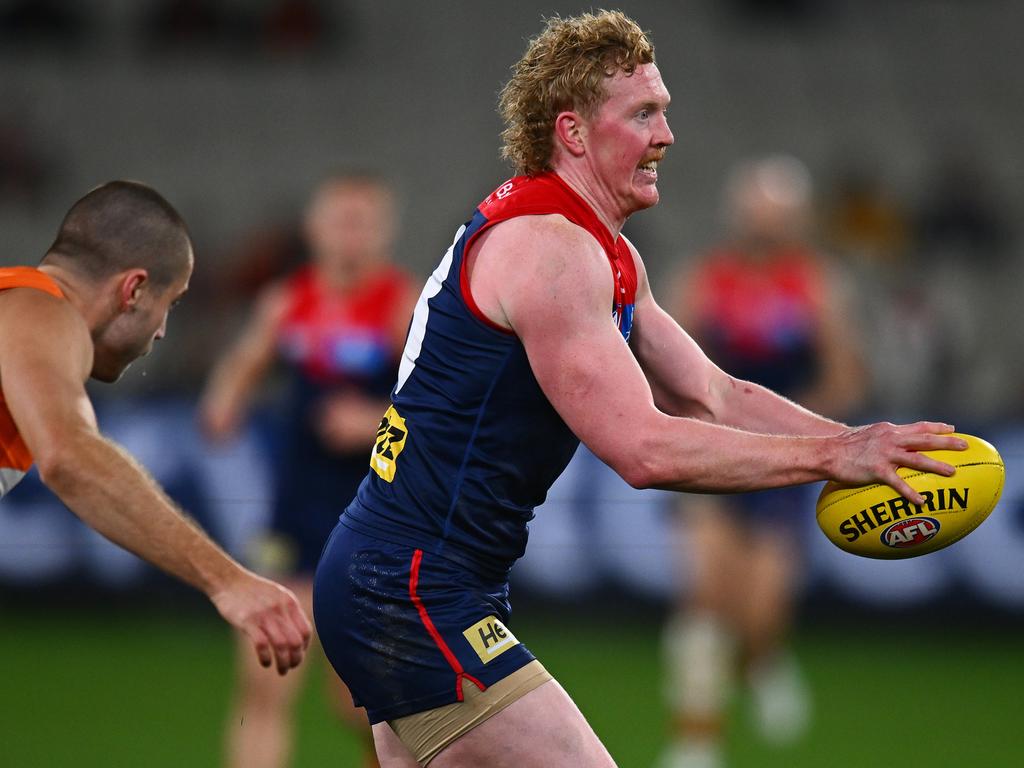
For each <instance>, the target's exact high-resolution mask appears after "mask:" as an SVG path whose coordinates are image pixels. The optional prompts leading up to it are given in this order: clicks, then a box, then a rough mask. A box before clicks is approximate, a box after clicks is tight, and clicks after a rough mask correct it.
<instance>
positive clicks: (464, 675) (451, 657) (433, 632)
mask: <svg viewBox="0 0 1024 768" xmlns="http://www.w3.org/2000/svg"><path fill="white" fill-rule="evenodd" d="M422 560H423V550H422V549H417V550H416V551H415V552H414V553H413V556H412V568H411V569H410V571H409V598H410V599H411V600H412V604H413V605H415V606H416V610H417V611H418V612H419V614H420V621H422V622H423V626H424V627H426V628H427V632H428V633H429V634H430V637H431V638H432V639H433V641H434V644H435V645H437V647H438V648H439V649H440V650H441V653H442V654H444V658H445V661H447V662H448V666H450V667H451V668H452V671H454V672H455V696H456V698H457V699H458V700H459V701H462V681H463V679H466V680H469V681H470V682H471V683H473V684H474V685H475V686H476V687H477V688H479V689H480V690H481V691H486V690H487V686H486V685H484V684H483V683H481V682H480V681H479V680H477V679H476V678H475V677H473V676H472V675H471V674H469V673H468V672H466V670H464V669H463V668H462V664H461V663H460V662H459V659H458V657H456V655H455V654H454V653H452V649H451V648H449V647H448V643H446V642H445V641H444V638H443V637H441V633H440V632H438V631H437V627H435V626H434V622H433V621H431V620H430V614H428V613H427V607H426V606H425V605H423V601H422V600H421V599H420V596H419V595H417V594H416V587H417V585H418V584H419V580H420V561H422Z"/></svg>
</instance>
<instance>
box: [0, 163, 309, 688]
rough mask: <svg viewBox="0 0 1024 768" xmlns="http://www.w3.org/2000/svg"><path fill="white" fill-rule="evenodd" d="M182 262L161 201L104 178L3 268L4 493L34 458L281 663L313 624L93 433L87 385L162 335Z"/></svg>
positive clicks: (186, 246) (46, 479)
mask: <svg viewBox="0 0 1024 768" xmlns="http://www.w3.org/2000/svg"><path fill="white" fill-rule="evenodd" d="M192 265H193V253H192V241H191V238H190V237H189V234H188V230H187V229H186V227H185V222H184V221H183V220H182V218H181V216H180V215H179V214H178V212H177V211H176V210H174V208H173V207H172V206H171V204H170V203H168V202H167V201H166V200H165V199H164V198H163V197H161V196H160V195H159V194H158V193H157V192H156V191H155V190H153V189H151V188H150V187H147V186H146V185H144V184H139V183H137V182H130V181H113V182H110V183H108V184H104V185H102V186H100V187H97V188H96V189H94V190H92V191H91V192H89V193H88V194H87V195H85V196H84V197H82V198H81V199H80V200H78V201H77V202H76V203H75V204H74V205H73V206H72V207H71V210H69V211H68V213H67V215H66V216H65V217H64V221H63V222H62V223H61V226H60V230H59V231H58V233H57V239H56V240H55V241H54V243H53V245H51V246H50V248H49V250H47V252H46V255H45V256H44V257H43V259H42V261H41V262H40V264H39V266H38V268H36V267H8V268H3V269H0V497H2V496H4V495H5V494H6V493H7V492H8V491H10V490H11V488H13V487H14V485H16V484H17V482H18V481H19V480H21V478H22V477H23V476H24V474H25V473H26V472H27V471H28V470H29V468H30V467H31V466H32V465H33V464H35V465H36V466H37V467H38V470H39V476H40V478H41V479H42V481H43V483H44V484H45V485H46V486H47V487H48V488H49V489H50V490H51V491H53V493H54V494H56V495H57V497H58V498H60V500H61V501H62V502H64V504H65V505H67V507H68V509H70V510H71V511H72V512H74V513H75V514H76V515H78V517H80V518H81V519H82V521H83V522H84V523H86V524H87V525H89V526H90V527H92V528H94V529H95V530H97V531H98V532H99V533H101V534H103V535H104V536H105V537H107V538H108V539H110V540H111V541H113V542H114V543H115V544H119V545H120V546H122V547H124V548H125V549H128V550H130V551H131V552H133V553H135V554H136V555H138V556H139V557H141V558H144V559H145V560H147V561H149V562H150V563H152V564H153V565H155V566H157V567H159V568H161V569H163V570H164V571H166V572H167V573H169V574H171V575H172V576H175V577H176V578H178V579H181V580H182V581H184V582H186V583H188V584H191V585H192V586H194V587H196V588H197V589H199V590H201V591H202V592H203V593H204V594H206V596H207V597H209V598H210V600H211V601H212V602H213V604H214V605H215V606H216V607H217V609H218V610H219V611H220V613H221V615H222V616H223V617H224V618H225V619H226V620H227V621H228V622H229V623H230V624H232V625H233V626H234V627H236V628H237V629H239V630H240V631H241V634H240V637H244V640H243V644H244V645H254V646H255V648H256V653H257V658H258V660H259V663H260V664H262V665H263V666H264V667H269V666H270V665H271V664H272V663H274V662H275V661H276V665H277V669H278V671H279V672H280V673H281V674H282V675H283V674H284V673H285V672H287V671H288V670H289V669H290V668H292V667H295V666H297V665H298V664H299V662H300V661H301V660H302V657H303V654H304V652H305V649H306V647H307V644H308V642H309V637H310V633H311V628H310V625H309V621H308V620H307V619H306V617H305V616H303V615H302V611H301V609H300V608H299V604H298V603H297V602H296V600H295V596H294V595H292V594H291V593H290V592H288V590H286V589H283V588H282V587H280V586H279V585H277V584H274V583H273V582H270V581H267V580H266V579H263V578H261V577H259V576H257V575H256V574H254V573H251V572H250V571H248V570H246V569H245V568H242V567H241V566H240V565H239V564H238V563H236V562H235V561H234V560H232V559H231V558H230V557H228V556H227V555H226V554H225V553H224V552H222V551H221V550H220V548H219V547H217V546H216V545H215V544H214V543H213V542H212V541H211V540H210V539H209V538H207V536H206V535H205V534H204V533H203V532H202V531H201V530H200V529H199V528H198V527H197V526H196V525H194V524H193V523H192V522H191V521H190V520H188V518H187V517H185V516H184V515H183V514H182V512H181V511H180V510H179V509H177V507H175V506H174V504H173V503H172V502H171V501H170V499H168V498H167V495H166V494H165V493H164V492H163V490H162V489H161V488H160V487H159V486H157V484H156V483H155V482H154V481H153V479H152V478H150V476H149V475H148V474H147V473H146V471H145V470H144V469H143V468H142V467H141V466H139V465H138V464H137V463H136V462H135V461H134V460H133V459H132V458H131V457H130V456H129V455H128V454H127V453H126V452H125V451H124V449H122V448H121V447H120V446H118V445H116V444H115V443H113V442H112V441H110V440H108V439H107V438H105V437H104V436H103V435H102V434H100V432H99V430H98V427H97V424H96V416H95V413H94V412H93V408H92V403H91V402H90V400H89V395H88V393H87V392H86V389H85V382H86V380H87V379H89V378H92V379H95V380H97V381H103V382H113V381H116V380H117V379H119V378H120V377H121V374H122V373H124V371H125V370H126V369H127V368H128V366H129V365H131V363H132V362H133V361H134V360H136V359H137V358H139V357H141V356H143V355H146V354H148V353H149V351H150V350H151V349H152V348H153V344H154V343H155V342H156V341H157V340H158V339H162V338H163V337H164V335H165V333H166V331H167V316H168V313H169V312H170V309H171V307H172V306H173V305H174V304H176V303H177V302H178V301H179V300H180V299H181V298H182V296H183V295H184V294H185V291H187V290H188V283H189V280H190V278H191V276H192ZM245 655H246V656H247V658H248V659H249V661H250V663H252V654H251V651H249V650H247V651H246V654H245ZM253 666H254V667H255V664H254V665H253ZM263 677H271V675H266V674H264V675H263Z"/></svg>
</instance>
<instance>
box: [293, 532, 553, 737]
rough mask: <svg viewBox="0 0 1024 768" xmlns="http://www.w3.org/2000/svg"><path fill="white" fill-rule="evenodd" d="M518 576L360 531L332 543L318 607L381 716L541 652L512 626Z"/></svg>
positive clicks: (346, 674)
mask: <svg viewBox="0 0 1024 768" xmlns="http://www.w3.org/2000/svg"><path fill="white" fill-rule="evenodd" d="M510 611H511V607H510V606H509V602H508V582H507V581H492V580H488V579H485V578H483V577H481V576H479V575H478V574H475V573H473V572H472V571H469V570H467V569H466V568H465V567H463V566H461V565H459V564H457V563H454V562H452V561H451V560H448V559H446V558H444V557H440V556H438V555H433V554H430V553H424V552H423V551H422V550H419V549H415V548H413V547H410V546H406V545H403V544H393V543H391V542H388V541H383V540H381V539H378V538H375V537H372V536H368V535H366V534H363V533H360V532H357V531H355V530H353V529H351V528H349V527H348V526H347V525H345V523H344V520H343V521H342V522H341V523H339V524H338V526H337V527H336V528H335V529H334V532H333V533H332V534H331V536H330V538H329V539H328V541H327V545H326V546H325V547H324V552H323V556H322V557H321V559H320V565H319V566H318V567H317V571H316V577H315V580H314V586H313V615H314V618H315V621H316V630H317V634H318V635H319V637H320V643H321V645H323V648H324V652H325V653H326V654H327V658H328V659H329V660H330V662H331V664H332V665H333V666H334V669H335V671H336V672H337V673H338V675H339V676H340V677H341V679H342V680H343V681H344V682H345V685H347V686H348V689H349V691H351V692H352V698H353V700H354V701H355V703H356V705H358V706H363V707H366V713H367V715H368V716H369V719H370V722H371V723H378V722H381V721H382V720H393V719H395V718H399V717H404V716H406V715H411V714H414V713H416V712H423V711H425V710H428V709H434V708H436V707H440V706H444V705H445V704H452V703H454V702H456V701H461V700H462V686H463V683H464V682H465V683H467V684H470V685H476V686H477V687H478V688H480V689H481V690H484V689H485V688H487V686H490V685H493V684H494V683H496V682H498V681H499V680H501V679H503V678H505V677H507V676H508V675H510V674H512V673H513V672H515V671H516V670H517V669H519V668H521V667H523V666H525V665H526V664H528V663H529V662H531V661H533V659H534V656H533V654H532V653H530V651H529V650H527V648H526V646H524V645H522V644H521V643H520V642H519V641H518V640H517V639H516V638H515V636H514V635H513V634H512V633H511V631H509V629H508V627H507V622H508V617H509V613H510Z"/></svg>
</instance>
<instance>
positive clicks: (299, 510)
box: [200, 174, 415, 768]
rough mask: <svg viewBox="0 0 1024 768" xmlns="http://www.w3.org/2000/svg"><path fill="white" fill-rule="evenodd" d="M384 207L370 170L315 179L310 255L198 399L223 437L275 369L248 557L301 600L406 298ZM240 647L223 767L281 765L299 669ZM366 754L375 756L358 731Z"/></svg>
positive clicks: (355, 718) (277, 289)
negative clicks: (277, 404)
mask: <svg viewBox="0 0 1024 768" xmlns="http://www.w3.org/2000/svg"><path fill="white" fill-rule="evenodd" d="M395 215H396V211H395V204H394V199H393V194H392V191H391V189H390V187H389V185H388V184H387V183H386V182H385V181H384V180H383V179H381V178H378V177H377V176H374V175H370V174H343V175H336V176H332V177H330V178H328V179H327V180H326V181H325V182H323V183H322V184H321V185H320V186H319V187H318V188H317V190H316V192H315V193H314V195H313V197H312V199H311V201H310V203H309V206H308V208H307V211H306V215H305V222H304V235H305V240H306V242H307V243H308V246H309V251H310V255H311V260H310V263H309V264H308V265H307V266H305V267H303V268H301V269H299V270H298V271H297V272H295V273H294V274H292V275H291V276H289V277H287V278H285V279H284V280H283V281H281V282H279V283H275V284H273V285H271V286H270V287H269V288H267V289H266V290H265V291H264V293H263V295H262V296H261V297H260V299H259V302H258V305H257V309H256V311H255V313H254V314H253V316H252V317H251V319H250V320H249V321H248V324H247V325H246V327H245V329H244V331H243V333H242V335H241V338H240V339H239V341H238V342H237V344H236V345H235V347H234V348H233V349H232V350H231V351H230V352H229V353H228V354H227V355H226V356H225V357H224V358H223V359H222V360H221V362H220V364H219V365H218V366H217V368H216V369H215V371H214V372H213V375H212V377H211V379H210V382H209V385H208V387H207V389H206V391H205V393H204V396H203V399H202V404H201V411H200V412H201V419H202V423H203V426H204V428H205V431H206V432H207V434H208V435H210V436H211V437H212V438H214V439H216V440H225V439H228V438H230V437H231V436H233V435H234V434H236V432H237V431H238V429H239V427H240V425H241V424H242V422H243V421H244V419H245V416H246V412H247V410H248V407H249V405H250V403H251V401H252V399H253V397H254V395H255V394H256V392H257V390H258V389H259V386H260V384H261V382H262V381H263V379H264V378H265V376H266V375H267V374H268V373H269V371H270V370H271V367H272V365H273V364H274V363H275V362H280V363H283V365H284V367H285V368H286V369H287V372H288V383H287V387H288V388H287V393H286V395H285V398H284V403H283V411H284V412H283V414H281V415H282V416H283V418H282V419H280V421H281V424H280V430H279V431H278V432H277V433H275V435H276V436H277V437H278V438H279V439H280V441H281V442H280V444H279V445H278V446H277V450H276V451H275V454H276V455H277V457H278V458H277V459H276V461H277V467H276V490H275V499H274V504H273V513H272V520H271V524H270V531H269V533H268V535H267V536H266V537H264V538H261V539H260V540H259V541H258V542H257V547H256V548H255V551H254V553H253V557H254V560H255V562H254V565H255V566H256V567H257V569H263V570H266V571H267V572H270V573H274V574H275V575H276V576H278V577H280V578H282V579H283V580H284V581H286V583H288V584H289V585H290V586H291V588H292V589H293V590H294V591H295V593H296V594H297V595H298V596H299V599H300V600H301V601H302V604H303V605H304V606H306V607H307V609H310V610H311V608H310V605H311V601H312V577H313V570H314V568H315V566H316V562H317V558H318V557H319V555H320V550H321V548H322V547H323V544H324V541H326V539H327V535H328V534H329V533H330V531H331V530H332V529H333V528H334V526H335V524H336V523H337V521H338V515H339V514H340V512H341V510H342V509H344V507H345V505H346V504H347V503H348V502H349V501H350V500H351V498H352V496H354V495H355V492H356V488H357V486H358V485H359V482H360V481H361V480H362V479H363V477H364V476H365V474H366V462H367V457H368V456H369V452H370V448H371V446H372V444H373V438H374V435H375V432H376V429H377V426H378V424H379V422H380V414H381V413H383V412H384V410H385V408H386V407H387V398H388V393H389V391H390V389H391V386H392V384H393V383H394V379H395V376H396V372H397V366H398V358H399V354H400V352H401V348H402V344H403V341H404V338H405V332H406V328H407V326H408V323H409V317H410V315H411V313H412V305H413V302H414V301H415V296H414V295H413V293H412V284H411V282H410V280H409V278H408V276H407V275H406V273H405V272H404V271H402V270H400V269H399V268H398V267H396V266H395V265H394V264H392V261H391V250H392V246H393V240H394V235H395ZM239 659H240V663H239V669H238V687H237V690H236V698H235V704H234V709H233V712H232V714H231V717H230V718H229V720H228V753H229V765H231V766H237V767H238V768H282V766H285V765H287V764H288V763H289V758H290V751H291V725H290V716H291V705H292V702H293V700H294V698H295V695H296V693H297V690H298V686H299V682H300V680H299V678H298V677H297V676H292V677H291V678H289V679H288V680H287V681H282V682H281V683H280V684H278V681H276V680H275V681H271V682H269V683H268V682H267V681H266V680H264V679H262V678H261V677H259V676H257V675H256V674H254V671H255V670H254V669H253V666H252V665H251V664H249V663H248V662H247V661H246V660H245V659H244V658H243V657H239ZM330 679H331V680H332V681H333V683H332V685H333V690H332V696H333V698H334V699H335V703H336V704H337V706H338V711H339V713H340V714H341V716H342V718H343V719H344V720H345V721H346V722H349V723H350V724H352V725H353V726H355V727H357V728H359V729H360V730H362V731H364V732H365V735H366V737H367V739H369V726H368V723H367V721H366V716H365V714H363V711H362V710H361V709H358V710H357V709H355V707H354V706H353V705H352V703H351V697H350V696H349V695H348V692H347V691H346V690H345V689H344V688H343V687H342V686H341V684H340V682H339V681H338V679H337V677H336V676H334V675H330ZM366 755H367V762H368V764H370V765H374V764H376V763H375V759H374V758H373V755H372V747H371V746H370V745H369V741H368V742H367V752H366Z"/></svg>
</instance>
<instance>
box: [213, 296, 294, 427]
mask: <svg viewBox="0 0 1024 768" xmlns="http://www.w3.org/2000/svg"><path fill="white" fill-rule="evenodd" d="M286 309H287V297H286V295H285V292H284V290H283V288H282V287H281V286H280V285H273V286H271V287H270V288H268V289H266V290H265V291H264V292H263V293H262V294H261V295H260V298H259V301H258V302H257V303H256V309H255V311H254V312H253V314H252V316H251V317H250V318H249V320H248V321H247V322H246V325H245V327H244V328H243V330H242V334H241V336H240V337H239V339H238V341H236V342H235V344H234V345H233V346H232V347H231V348H230V349H229V350H228V351H227V353H226V354H225V355H224V356H223V357H222V358H221V359H220V362H219V363H218V364H217V365H216V366H215V367H214V369H213V373H212V374H211V375H210V379H209V381H208V382H207V384H206V387H205V388H204V390H203V394H202V396H201V397H200V399H199V422H200V424H201V425H202V427H203V431H204V432H205V433H206V434H207V435H208V436H209V437H211V438H213V439H214V440H226V439H228V438H230V437H231V436H233V435H234V434H235V433H236V432H237V431H238V428H239V426H240V425H241V423H242V420H243V419H244V418H245V413H246V411H247V410H248V408H249V404H250V402H251V400H252V396H253V392H254V391H255V389H256V387H257V386H258V385H259V383H260V381H261V380H262V379H263V377H264V376H265V375H266V373H267V370H268V369H269V368H270V366H271V364H272V363H273V362H274V345H275V342H276V334H277V326H278V323H280V321H281V318H282V316H283V315H284V313H285V311H286Z"/></svg>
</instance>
